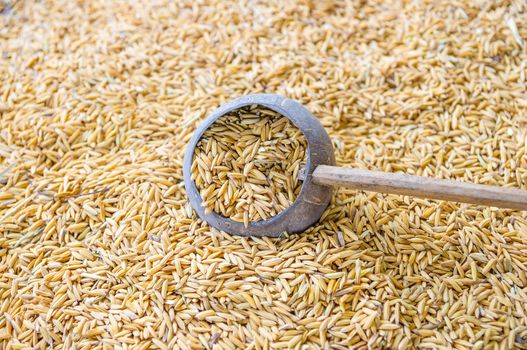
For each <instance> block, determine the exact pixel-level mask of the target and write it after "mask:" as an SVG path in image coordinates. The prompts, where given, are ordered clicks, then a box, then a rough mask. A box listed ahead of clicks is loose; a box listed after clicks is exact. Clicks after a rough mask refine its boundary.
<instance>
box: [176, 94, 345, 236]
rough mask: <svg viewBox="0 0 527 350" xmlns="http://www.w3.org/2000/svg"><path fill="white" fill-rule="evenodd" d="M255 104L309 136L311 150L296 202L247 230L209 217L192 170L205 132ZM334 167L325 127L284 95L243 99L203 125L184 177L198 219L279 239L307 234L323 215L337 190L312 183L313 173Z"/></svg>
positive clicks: (238, 232)
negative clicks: (282, 117)
mask: <svg viewBox="0 0 527 350" xmlns="http://www.w3.org/2000/svg"><path fill="white" fill-rule="evenodd" d="M253 104H256V105H260V106H264V107H267V108H269V109H271V110H273V111H275V112H278V113H280V114H281V115H282V116H284V117H286V118H287V119H289V120H290V121H291V122H292V123H293V124H294V125H295V126H296V127H297V128H298V129H300V131H302V133H303V134H304V135H305V137H306V140H307V145H308V147H307V159H306V166H305V170H304V173H305V175H304V177H305V178H304V181H303V184H302V188H301V190H300V193H299V194H298V197H297V198H296V200H295V201H294V202H293V203H292V204H291V205H290V206H289V207H288V208H286V209H285V210H283V211H281V212H280V213H278V214H277V215H275V216H273V217H271V218H269V219H267V220H262V221H251V222H249V225H248V227H245V226H244V224H243V223H242V222H236V221H234V220H231V219H229V218H226V217H223V216H221V215H219V214H217V213H215V212H214V211H212V212H210V213H208V214H205V207H203V206H201V204H202V199H201V195H200V194H199V190H198V189H197V187H196V184H195V183H194V180H192V177H191V174H192V171H191V169H192V158H193V156H194V149H195V148H196V146H197V144H198V142H199V140H200V139H201V137H202V136H203V133H204V132H205V130H207V129H208V128H209V127H210V126H211V125H212V124H213V123H214V122H215V121H216V120H217V119H218V118H220V117H222V116H223V115H225V114H227V113H229V112H231V111H234V110H237V109H239V108H242V107H245V106H249V105H253ZM334 164H335V155H334V152H333V146H332V144H331V140H330V138H329V136H328V134H327V133H326V131H325V130H324V127H323V126H322V124H320V122H319V121H318V119H316V118H315V117H314V116H313V115H312V114H311V113H310V112H309V111H308V110H307V109H306V108H304V107H303V106H302V105H300V104H299V103H297V102H295V101H293V100H291V99H288V98H286V97H283V96H280V95H274V94H255V95H246V96H242V97H240V98H238V99H236V100H233V101H231V102H229V103H227V104H224V105H222V106H221V107H220V108H218V109H217V110H216V111H214V112H213V113H212V114H211V115H209V116H208V117H207V118H206V119H205V120H204V121H203V123H201V124H200V125H199V127H198V128H197V129H196V131H195V132H194V134H193V135H192V138H191V139H190V141H189V143H188V144H187V149H186V150H185V157H184V160H183V177H184V179H185V189H186V191H187V196H188V198H189V200H190V204H191V205H192V207H193V208H194V210H195V211H196V213H197V214H198V216H199V217H200V218H201V219H202V220H204V221H206V222H207V223H208V224H209V225H210V226H212V227H214V228H216V229H218V230H222V231H225V232H228V233H231V234H235V235H239V236H259V237H263V236H266V237H279V236H281V235H282V234H283V233H284V232H287V233H300V232H303V231H304V230H306V229H307V228H308V227H310V226H311V225H312V224H314V223H315V222H316V221H317V220H318V219H319V218H320V216H322V214H323V212H324V210H325V209H326V208H327V206H328V204H329V202H330V200H331V197H332V195H333V189H332V188H331V187H328V186H322V185H318V184H315V183H314V182H312V178H311V174H312V173H313V170H314V169H315V168H316V167H317V166H318V165H334Z"/></svg>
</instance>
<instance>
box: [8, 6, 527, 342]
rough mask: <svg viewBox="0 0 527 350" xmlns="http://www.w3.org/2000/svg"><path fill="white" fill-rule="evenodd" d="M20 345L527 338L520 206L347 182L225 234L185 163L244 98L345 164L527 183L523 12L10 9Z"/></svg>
mask: <svg viewBox="0 0 527 350" xmlns="http://www.w3.org/2000/svg"><path fill="white" fill-rule="evenodd" d="M0 10H1V13H0V81H1V84H0V113H1V117H0V347H2V348H3V349H29V348H36V349H49V348H53V349H111V348H117V349H173V348H181V349H191V348H192V349H197V348H208V349H211V348H215V349H219V348H225V349H232V348H244V349H279V348H297V349H300V348H302V346H304V348H308V349H311V348H313V349H319V348H320V349H348V348H355V349H366V348H371V349H383V348H384V349H406V348H419V349H438V348H439V349H522V348H524V349H525V348H527V344H526V343H527V310H526V309H527V307H526V305H527V304H526V301H527V276H526V270H527V222H526V216H525V213H522V212H519V211H511V210H499V209H496V208H488V207H480V206H471V205H461V204H458V203H452V202H443V201H427V200H421V199H415V198H410V197H402V196H394V195H378V194H372V193H362V192H355V191H348V190H339V192H338V194H337V195H336V196H335V198H334V201H333V203H332V204H331V206H330V207H329V208H328V210H327V211H326V213H325V215H324V216H323V218H322V221H321V223H320V224H319V225H317V226H315V227H313V228H312V229H310V230H308V231H307V232H306V233H304V234H301V235H295V236H291V237H287V238H283V239H279V240H278V239H276V240H271V239H247V238H241V237H232V236H229V235H226V234H222V233H219V232H216V231H213V230H211V229H209V227H208V226H207V225H206V224H205V223H203V222H201V221H199V220H197V218H196V217H195V215H194V214H193V213H192V211H191V208H190V206H189V204H188V203H187V200H186V196H185V193H184V188H183V184H182V170H181V162H182V156H183V151H184V147H185V143H186V142H187V141H188V139H189V137H190V135H191V133H192V131H193V130H194V129H195V127H196V125H197V124H198V123H199V122H200V121H201V120H202V119H203V118H204V117H205V116H206V115H207V114H208V113H210V112H212V111H213V110H214V109H215V108H216V107H217V106H218V105H220V104H222V103H224V102H226V101H228V100H230V99H232V98H234V97H237V96H240V95H243V94H247V93H257V92H269V93H278V94H283V95H286V96H288V97H290V98H292V99H295V100H297V101H299V102H301V103H303V104H305V106H306V107H307V108H308V109H310V110H311V112H313V113H314V114H315V115H316V116H317V117H318V118H319V119H320V120H321V122H322V123H323V124H324V125H325V127H326V128H327V130H328V132H329V133H330V135H331V137H332V139H333V141H334V145H335V148H336V152H337V158H338V163H339V164H340V165H345V166H355V167H359V168H368V169H376V170H384V171H400V170H402V171H405V172H408V173H410V174H417V175H425V176H434V177H441V178H450V179H459V180H461V179H463V180H467V181H473V182H477V183H486V184H492V185H500V186H510V187H521V188H524V189H527V155H526V150H527V141H526V140H527V128H526V126H527V115H526V113H527V97H526V96H527V90H526V85H525V83H526V77H525V75H526V68H527V65H526V63H525V62H527V52H526V48H525V45H526V40H527V27H526V23H527V14H526V11H527V5H526V3H525V2H524V1H519V0H518V1H492V2H491V1H473V2H461V1H442V0H440V1H431V0H430V1H393V0H388V1H349V2H347V1H294V2H293V1H291V2H286V1H269V2H267V1H266V2H259V1H212V0H208V1H196V2H194V1H192V2H190V1H177V2H164V1H119V2H107V1H98V0H94V1H65V2H62V1H40V2H30V1H18V2H16V4H13V3H12V2H10V1H7V2H6V1H5V0H4V1H3V2H2V5H1V6H0Z"/></svg>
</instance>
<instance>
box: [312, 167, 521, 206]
mask: <svg viewBox="0 0 527 350" xmlns="http://www.w3.org/2000/svg"><path fill="white" fill-rule="evenodd" d="M312 176H313V182H315V183H317V184H319V185H326V186H343V187H348V188H353V189H356V190H364V191H373V192H382V193H392V194H402V195H407V196H415V197H421V198H430V199H444V200H449V201H454V202H463V203H472V204H482V205H489V206H494V207H501V208H512V209H524V210H527V191H525V190H520V189H516V188H505V187H497V186H487V185H477V184H473V183H468V182H461V181H451V180H441V179H433V178H429V177H423V176H411V175H406V174H400V173H384V172H381V171H373V170H362V169H353V168H341V167H336V166H327V165H319V166H317V167H316V168H315V171H314V172H313V175H312Z"/></svg>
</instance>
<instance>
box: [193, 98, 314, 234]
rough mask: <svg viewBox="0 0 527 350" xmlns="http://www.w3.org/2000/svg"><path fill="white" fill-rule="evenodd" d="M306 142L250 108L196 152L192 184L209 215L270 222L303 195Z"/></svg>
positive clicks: (273, 116) (221, 124) (230, 116)
mask: <svg viewBox="0 0 527 350" xmlns="http://www.w3.org/2000/svg"><path fill="white" fill-rule="evenodd" d="M306 151H307V141H306V138H305V136H304V135H303V134H302V132H301V131H300V130H299V129H298V128H296V127H295V126H294V125H293V124H292V123H291V122H290V121H289V120H288V119H287V118H285V117H283V116H282V115H280V114H279V113H277V112H275V111H272V110H270V109H268V108H263V107H261V106H258V105H252V106H248V107H244V108H240V109H238V110H235V111H232V112H230V113H227V114H226V115H224V116H222V117H221V118H219V119H218V120H216V121H215V122H214V124H212V125H211V126H210V127H209V128H208V129H207V130H206V131H205V132H204V134H203V136H202V138H201V140H200V141H199V142H198V144H197V146H196V149H195V150H194V156H193V162H192V180H194V182H195V184H196V187H197V188H198V189H199V191H200V195H201V198H202V200H203V203H202V205H203V206H204V207H205V208H206V209H205V212H206V213H208V212H211V211H215V212H216V213H218V214H220V215H222V216H224V217H228V218H230V219H232V220H234V221H238V222H243V223H244V225H245V227H247V226H248V224H249V221H260V220H267V219H268V218H270V217H273V216H275V215H277V214H278V213H279V212H281V211H283V210H284V209H286V208H287V207H289V206H290V205H291V204H292V203H293V201H294V200H295V199H296V197H297V196H298V194H299V193H300V189H301V187H302V183H301V182H300V180H298V174H299V171H300V167H301V166H302V165H305V162H306Z"/></svg>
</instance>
